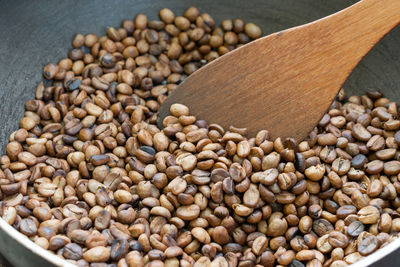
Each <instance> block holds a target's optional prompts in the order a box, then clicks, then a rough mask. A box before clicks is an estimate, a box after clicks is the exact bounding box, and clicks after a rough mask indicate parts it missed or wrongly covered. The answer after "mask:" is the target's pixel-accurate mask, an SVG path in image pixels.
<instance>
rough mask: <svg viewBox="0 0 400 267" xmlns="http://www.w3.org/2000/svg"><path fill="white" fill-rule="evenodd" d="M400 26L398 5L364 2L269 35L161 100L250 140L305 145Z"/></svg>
mask: <svg viewBox="0 0 400 267" xmlns="http://www.w3.org/2000/svg"><path fill="white" fill-rule="evenodd" d="M399 23H400V0H363V1H360V2H358V3H356V4H354V5H353V6H350V7H348V8H346V9H344V10H342V11H340V12H338V13H335V14H333V15H330V16H328V17H325V18H322V19H320V20H317V21H315V22H312V23H309V24H305V25H302V26H298V27H295V28H291V29H288V30H285V31H281V32H278V33H274V34H271V35H269V36H266V37H263V38H260V39H258V40H255V41H253V42H251V43H249V44H247V45H245V46H243V47H240V48H238V49H236V50H234V51H232V52H230V53H228V54H226V55H224V56H222V57H220V58H218V59H216V60H214V61H213V62H211V63H210V64H207V65H206V66H204V67H203V68H201V69H200V70H198V71H196V72H195V73H193V74H192V75H191V76H190V77H188V78H187V79H186V80H185V81H184V82H183V83H182V84H181V85H180V86H179V87H178V88H177V89H176V90H175V91H174V92H172V93H171V95H170V96H169V97H168V98H167V99H166V100H165V102H164V103H163V104H162V106H161V108H160V121H159V123H160V124H162V119H163V118H165V116H167V115H168V114H169V107H170V105H171V104H173V103H181V104H185V105H187V106H188V107H189V108H190V111H191V114H193V115H195V116H196V117H197V118H198V119H204V120H207V122H209V123H218V124H220V125H222V126H223V127H225V128H226V129H227V128H228V127H229V126H231V125H233V126H235V127H246V128H247V129H248V133H249V135H250V136H254V135H255V134H256V133H257V132H258V131H259V130H263V129H267V130H269V131H270V133H271V135H272V137H278V136H281V137H294V138H295V139H296V140H298V141H299V140H303V139H304V138H306V136H307V134H308V133H309V132H310V131H311V130H312V129H313V128H314V127H315V126H316V125H317V123H318V121H319V120H320V119H321V117H322V116H323V114H324V112H326V110H327V109H328V107H329V106H330V104H331V102H332V101H333V99H334V97H335V96H336V95H337V93H338V91H339V89H340V88H341V86H342V85H343V83H344V82H345V81H346V79H347V77H348V76H349V75H350V73H351V71H352V70H353V69H354V67H355V66H356V65H357V64H358V63H359V62H360V60H361V59H362V58H363V57H364V56H365V54H366V53H368V51H369V50H371V48H372V47H374V45H375V44H376V43H377V42H378V41H379V40H380V39H381V38H382V37H383V36H385V35H386V34H387V33H388V32H389V31H390V30H391V29H393V28H394V27H395V26H397V25H398V24H399Z"/></svg>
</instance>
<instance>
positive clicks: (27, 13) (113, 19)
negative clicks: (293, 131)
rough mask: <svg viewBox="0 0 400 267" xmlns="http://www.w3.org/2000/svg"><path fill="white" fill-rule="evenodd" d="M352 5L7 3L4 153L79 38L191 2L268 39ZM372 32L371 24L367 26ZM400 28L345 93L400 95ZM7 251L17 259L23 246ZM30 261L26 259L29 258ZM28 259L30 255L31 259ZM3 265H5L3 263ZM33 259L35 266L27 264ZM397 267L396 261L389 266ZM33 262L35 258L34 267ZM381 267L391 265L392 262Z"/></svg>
mask: <svg viewBox="0 0 400 267" xmlns="http://www.w3.org/2000/svg"><path fill="white" fill-rule="evenodd" d="M355 2H356V1H353V0H351V1H350V0H191V1H182V0H150V1H149V0H130V1H129V0H116V1H108V0H97V1H78V0H71V1H62V0H37V1H23V0H12V1H6V0H0V123H1V125H0V151H1V153H4V148H5V146H6V144H7V142H8V136H9V135H10V134H11V133H12V132H13V131H15V130H16V129H17V127H18V122H19V119H21V118H22V117H23V112H24V103H25V102H26V101H27V100H28V99H31V98H33V96H34V93H35V88H36V85H37V83H39V82H40V81H41V80H42V76H41V71H42V68H43V66H44V65H46V64H47V63H49V62H57V61H58V60H60V59H62V58H64V57H65V56H66V55H67V53H68V50H69V49H70V48H71V45H70V43H71V40H72V38H73V36H74V35H75V34H76V33H84V34H85V33H90V32H94V33H96V34H99V35H102V34H104V33H105V31H106V27H107V26H114V27H117V26H119V25H120V22H121V21H122V20H123V19H133V18H134V16H135V14H137V13H144V14H146V15H149V19H156V18H157V14H158V11H159V10H160V9H161V8H163V7H168V8H170V9H172V10H173V11H174V12H175V14H179V15H181V14H182V13H183V11H184V10H185V9H186V8H187V7H189V6H192V5H195V6H198V7H199V8H200V10H201V11H203V12H208V13H210V14H211V15H212V16H213V17H214V18H215V19H216V21H217V22H220V21H221V20H223V19H228V18H236V17H241V18H243V19H244V20H245V21H251V22H254V23H256V24H258V25H260V26H261V28H262V29H263V31H264V34H268V33H272V32H275V31H278V30H283V29H285V28H288V27H292V26H295V25H299V24H303V23H306V22H310V21H312V20H315V19H318V18H321V17H323V16H326V15H329V14H331V13H333V12H335V11H338V10H340V9H342V8H344V7H347V6H349V5H351V4H352V3H355ZM366 27H367V25H366ZM399 59H400V28H397V29H395V30H394V31H393V32H392V33H390V34H389V36H387V37H386V38H385V39H384V40H383V41H382V42H381V43H379V44H378V46H377V47H375V48H374V50H373V51H372V52H371V53H370V54H369V55H368V56H367V57H366V58H365V59H364V60H363V61H362V63H361V64H360V65H359V66H358V67H357V69H356V70H355V71H354V73H353V74H352V76H351V78H350V80H349V82H348V83H346V85H345V88H347V89H349V91H350V92H351V93H356V94H361V93H362V92H363V91H364V90H365V89H367V88H368V87H379V88H382V90H383V91H384V93H385V95H386V96H388V97H389V98H390V99H394V100H397V101H398V100H399V99H400V93H399V92H398V88H399V85H400V75H399V74H400V60H399ZM1 246H2V240H0V250H1V251H3V252H4V251H7V253H8V255H9V256H10V257H13V258H15V257H21V256H20V255H21V253H26V252H25V251H24V250H23V249H21V248H11V247H8V248H4V247H1ZM23 255H24V256H23V257H27V256H26V254H23ZM28 258H29V256H28ZM0 262H1V261H0ZM27 262H28V261H27ZM388 262H390V263H391V265H393V266H400V263H399V265H396V262H394V261H393V260H391V261H388ZM31 263H32V265H34V261H33V262H31ZM381 264H384V265H382V266H386V265H385V263H381Z"/></svg>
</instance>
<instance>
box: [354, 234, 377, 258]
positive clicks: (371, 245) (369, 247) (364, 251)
mask: <svg viewBox="0 0 400 267" xmlns="http://www.w3.org/2000/svg"><path fill="white" fill-rule="evenodd" d="M377 249H378V240H377V238H376V237H375V236H374V235H369V236H367V237H366V238H364V239H363V240H362V241H361V242H360V243H359V244H358V252H359V253H360V254H361V255H363V256H366V255H369V254H371V253H372V252H374V251H375V250H377Z"/></svg>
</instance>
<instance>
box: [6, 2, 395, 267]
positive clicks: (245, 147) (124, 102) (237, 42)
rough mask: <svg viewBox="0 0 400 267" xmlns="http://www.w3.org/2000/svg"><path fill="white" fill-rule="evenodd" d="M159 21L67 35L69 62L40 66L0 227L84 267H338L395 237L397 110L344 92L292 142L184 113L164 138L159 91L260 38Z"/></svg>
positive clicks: (176, 112) (192, 12) (175, 113)
mask: <svg viewBox="0 0 400 267" xmlns="http://www.w3.org/2000/svg"><path fill="white" fill-rule="evenodd" d="M159 14H160V20H153V21H150V20H148V19H147V17H146V16H145V15H143V14H139V15H137V16H136V18H135V20H134V21H131V20H125V21H123V22H122V25H121V27H120V28H118V29H116V28H112V27H110V28H108V30H107V35H105V36H102V37H100V38H99V37H98V36H97V35H95V34H87V35H86V36H84V35H82V34H78V35H76V36H75V38H74V39H73V41H72V45H73V49H72V50H71V51H70V52H69V53H68V58H65V59H62V60H60V61H59V62H58V63H50V64H48V65H47V66H46V67H45V68H44V70H43V76H44V77H45V78H46V79H47V80H48V81H46V82H45V83H43V82H42V83H40V84H39V85H38V87H37V89H36V97H35V99H34V100H29V101H27V102H26V105H25V109H26V112H25V116H24V118H22V119H21V120H20V129H18V130H17V131H15V132H14V133H12V134H11V136H10V142H9V144H8V145H7V148H6V155H4V156H2V157H0V166H1V170H0V199H1V202H0V215H1V217H2V219H4V220H5V221H6V222H8V223H9V224H10V225H12V226H13V227H14V228H15V229H17V230H18V231H20V232H21V233H23V234H24V235H26V236H27V237H29V239H30V240H32V242H34V243H35V244H37V245H39V246H41V247H42V248H44V249H47V250H49V251H51V252H53V253H54V254H56V255H58V256H59V257H61V258H64V259H66V260H67V261H69V262H71V263H74V264H76V265H78V266H93V267H95V266H96V267H100V266H101V267H102V266H117V267H125V266H129V267H134V266H135V267H136V266H139V267H141V266H147V267H156V266H157V267H158V266H165V267H178V266H184V267H186V266H194V267H203V266H204V267H206V266H223V267H225V266H226V267H234V266H240V267H253V266H292V267H301V266H307V267H318V266H332V267H341V266H347V265H350V264H352V263H354V262H356V261H358V260H359V259H361V258H363V257H365V256H367V255H369V254H371V253H373V252H374V251H376V250H377V249H379V248H381V247H384V246H385V245H387V244H388V243H389V242H391V241H392V240H394V239H395V238H397V236H398V233H399V232H400V214H399V212H400V198H399V197H398V194H399V193H400V178H399V173H400V161H399V158H400V150H399V145H400V120H398V118H399V109H398V107H397V105H396V103H395V102H391V101H390V100H388V99H387V98H384V97H383V96H382V94H381V93H380V92H379V90H368V91H367V92H366V94H365V95H363V96H361V97H359V96H351V97H349V98H346V96H345V93H344V91H341V92H340V94H339V95H338V97H337V99H336V100H335V101H334V102H333V104H332V105H331V107H330V109H329V111H328V112H327V113H326V114H325V116H324V117H323V118H322V119H321V121H320V122H319V124H318V126H317V127H316V128H315V129H314V130H313V131H312V132H311V133H310V135H309V138H308V139H307V140H305V141H302V142H300V143H297V142H296V141H295V140H294V139H292V138H286V139H282V138H277V139H275V140H272V139H271V138H270V135H269V132H268V131H267V130H263V131H260V132H259V133H258V134H257V135H256V136H255V137H246V129H245V128H236V127H230V128H229V129H223V128H222V127H221V126H220V125H217V124H208V122H205V121H203V120H198V119H197V118H196V117H194V116H192V115H191V114H190V111H189V108H190V107H186V106H184V105H182V104H173V105H172V106H171V107H170V114H171V115H170V116H167V117H166V118H165V119H164V120H163V126H164V128H163V129H160V128H159V127H158V126H157V124H156V121H157V116H158V114H157V111H158V109H159V107H160V105H161V104H162V102H163V101H164V100H165V98H166V97H167V95H168V94H169V92H171V91H173V90H174V89H175V88H176V87H177V86H178V84H179V83H180V82H182V81H183V80H184V79H185V77H187V75H190V74H191V73H193V72H194V71H196V70H197V69H199V68H200V67H202V66H203V65H205V64H206V63H207V62H210V61H212V60H214V59H216V58H217V57H219V56H221V55H223V54H225V53H227V52H229V51H230V50H232V49H235V48H237V47H239V46H241V45H243V44H245V43H247V42H249V41H251V40H253V39H256V38H258V37H260V36H261V30H260V28H259V27H258V26H256V25H255V24H253V23H245V22H244V21H243V20H241V19H234V20H224V21H223V22H222V23H221V26H220V27H216V26H215V23H214V20H213V18H212V17H211V16H210V15H209V14H206V13H202V14H201V13H200V12H199V10H198V9H197V8H195V7H191V8H189V9H187V10H186V11H185V13H184V15H183V16H176V15H175V14H174V13H173V12H172V11H171V10H169V9H162V10H161V11H160V13H159ZM222 115H223V114H221V116H222ZM249 119H251V118H249ZM209 123H212V122H209Z"/></svg>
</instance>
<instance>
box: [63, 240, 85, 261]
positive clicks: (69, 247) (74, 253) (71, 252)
mask: <svg viewBox="0 0 400 267" xmlns="http://www.w3.org/2000/svg"><path fill="white" fill-rule="evenodd" d="M82 254H83V253H82V248H81V247H80V246H79V245H78V244H75V243H69V244H66V245H65V247H64V249H63V254H62V255H63V257H64V258H66V259H70V260H75V261H77V260H80V259H81V258H82Z"/></svg>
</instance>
